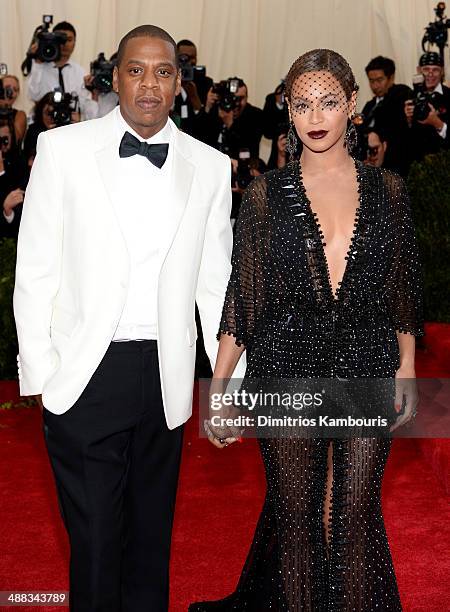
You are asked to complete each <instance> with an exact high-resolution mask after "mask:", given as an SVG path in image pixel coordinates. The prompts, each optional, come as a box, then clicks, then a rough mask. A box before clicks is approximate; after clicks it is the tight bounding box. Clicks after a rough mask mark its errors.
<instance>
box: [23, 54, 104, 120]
mask: <svg viewBox="0 0 450 612" xmlns="http://www.w3.org/2000/svg"><path fill="white" fill-rule="evenodd" d="M86 74H87V72H86V71H85V70H84V68H83V67H82V66H80V64H77V63H76V62H74V61H72V60H69V61H68V62H67V64H66V65H65V66H64V68H63V70H62V77H63V81H64V90H65V92H66V93H72V92H75V93H76V94H77V96H78V99H79V101H80V111H81V114H82V116H83V118H84V119H94V118H95V117H96V116H97V110H98V106H97V104H96V103H95V102H94V100H92V96H91V94H90V92H89V91H88V90H87V89H86V87H85V85H84V77H85V75H86ZM27 80H28V97H29V98H30V100H32V101H33V102H38V101H39V100H41V99H42V98H43V97H44V96H45V94H46V93H48V92H49V91H53V90H54V89H55V87H59V86H60V84H59V70H58V66H56V65H55V64H54V63H53V62H43V63H38V62H36V61H35V60H33V64H32V68H31V72H30V75H29V76H28V78H27Z"/></svg>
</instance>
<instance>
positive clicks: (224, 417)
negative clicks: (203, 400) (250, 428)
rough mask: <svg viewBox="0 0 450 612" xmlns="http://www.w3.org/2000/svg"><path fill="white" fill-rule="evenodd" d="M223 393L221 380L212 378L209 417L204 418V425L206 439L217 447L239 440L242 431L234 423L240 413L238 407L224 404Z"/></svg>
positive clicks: (223, 446)
mask: <svg viewBox="0 0 450 612" xmlns="http://www.w3.org/2000/svg"><path fill="white" fill-rule="evenodd" d="M223 393H224V385H223V381H216V380H214V379H213V380H212V382H211V387H210V390H209V419H205V421H204V427H205V432H206V435H207V436H208V440H209V441H210V442H211V444H213V445H214V446H216V447H217V448H225V447H226V446H229V445H230V444H233V443H234V442H238V441H239V442H240V441H241V435H242V431H243V430H241V429H239V427H237V426H236V425H235V424H234V423H235V419H236V418H237V417H238V416H239V414H240V411H239V409H238V408H236V406H233V405H231V406H230V405H227V404H225V403H224V402H223V401H222V396H223Z"/></svg>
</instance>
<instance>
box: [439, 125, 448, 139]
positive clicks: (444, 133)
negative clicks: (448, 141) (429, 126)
mask: <svg viewBox="0 0 450 612" xmlns="http://www.w3.org/2000/svg"><path fill="white" fill-rule="evenodd" d="M438 134H439V136H440V137H441V138H445V137H446V136H447V124H446V123H444V125H443V126H442V127H441V129H440V130H438Z"/></svg>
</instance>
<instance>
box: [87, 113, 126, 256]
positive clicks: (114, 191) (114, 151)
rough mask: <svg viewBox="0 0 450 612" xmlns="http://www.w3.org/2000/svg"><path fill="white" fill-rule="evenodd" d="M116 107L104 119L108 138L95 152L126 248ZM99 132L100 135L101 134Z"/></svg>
mask: <svg viewBox="0 0 450 612" xmlns="http://www.w3.org/2000/svg"><path fill="white" fill-rule="evenodd" d="M115 112H116V111H115V109H114V110H113V111H111V112H110V113H108V115H106V116H105V117H104V118H103V119H101V120H99V121H102V125H101V127H102V130H101V132H100V134H102V135H103V134H107V138H106V139H103V142H102V144H101V145H100V148H98V149H97V151H96V153H95V158H96V160H97V166H98V170H99V174H100V177H101V180H102V183H103V187H104V189H105V192H106V194H107V200H108V202H109V205H110V206H109V208H110V210H111V212H112V214H113V216H114V218H115V220H116V225H117V230H118V232H119V233H120V236H121V237H122V241H123V245H124V247H125V248H126V241H125V237H124V235H123V232H122V226H121V223H120V212H119V211H120V210H122V211H123V206H124V203H123V202H120V193H121V190H120V189H119V188H118V181H119V180H120V168H119V161H120V157H119V144H118V141H117V140H118V139H117V127H116V119H115ZM100 134H99V136H100Z"/></svg>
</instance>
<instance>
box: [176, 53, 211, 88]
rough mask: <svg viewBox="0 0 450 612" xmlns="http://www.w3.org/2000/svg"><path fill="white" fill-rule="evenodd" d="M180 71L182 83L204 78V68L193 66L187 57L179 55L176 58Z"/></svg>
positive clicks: (183, 54) (182, 54)
mask: <svg viewBox="0 0 450 612" xmlns="http://www.w3.org/2000/svg"><path fill="white" fill-rule="evenodd" d="M178 61H179V63H180V70H181V80H182V81H194V82H196V81H199V80H201V79H204V78H205V77H206V66H193V65H192V64H191V63H190V61H189V56H188V55H186V54H185V53H181V54H180V55H179V56H178Z"/></svg>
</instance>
